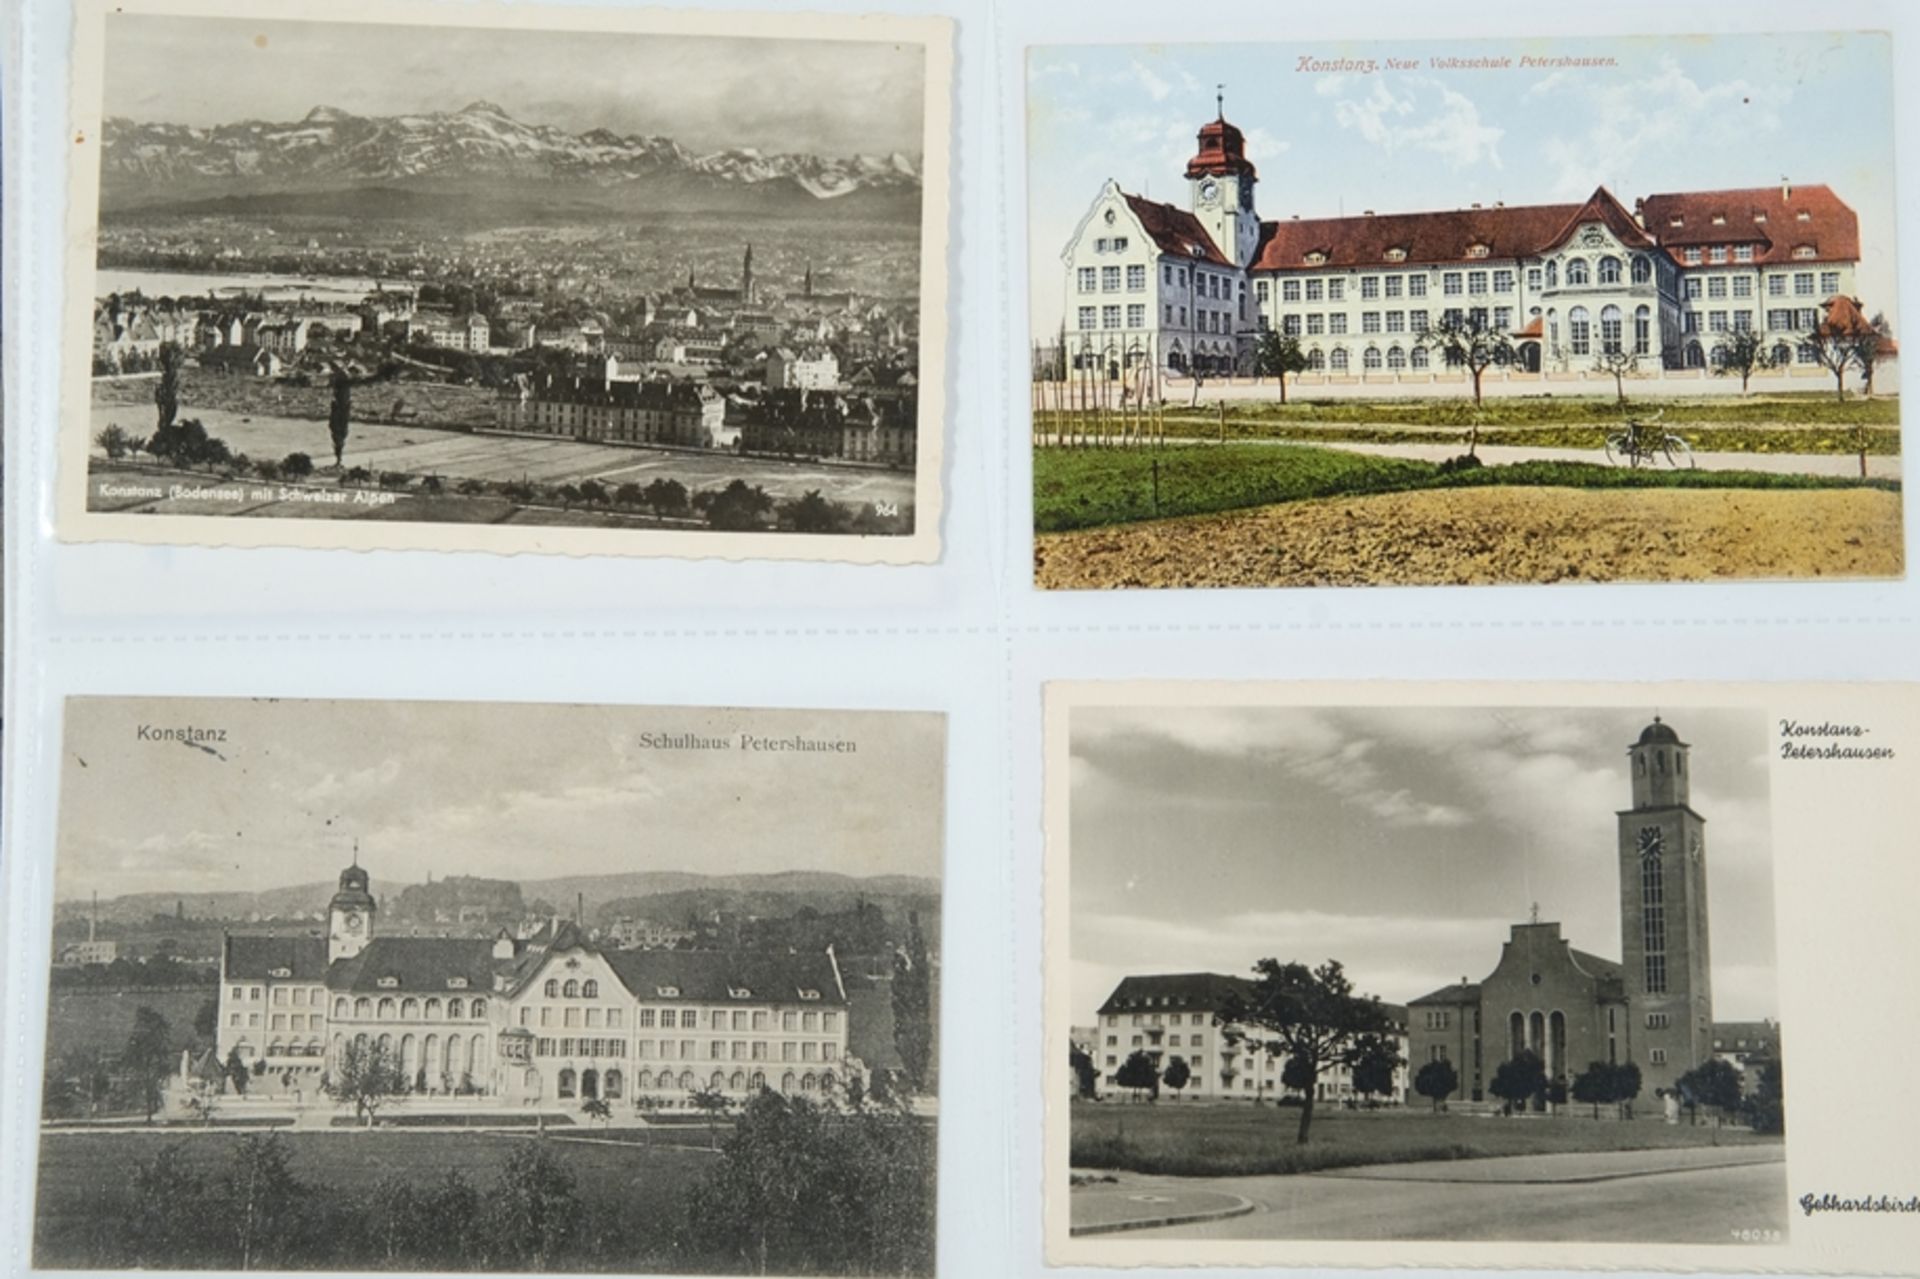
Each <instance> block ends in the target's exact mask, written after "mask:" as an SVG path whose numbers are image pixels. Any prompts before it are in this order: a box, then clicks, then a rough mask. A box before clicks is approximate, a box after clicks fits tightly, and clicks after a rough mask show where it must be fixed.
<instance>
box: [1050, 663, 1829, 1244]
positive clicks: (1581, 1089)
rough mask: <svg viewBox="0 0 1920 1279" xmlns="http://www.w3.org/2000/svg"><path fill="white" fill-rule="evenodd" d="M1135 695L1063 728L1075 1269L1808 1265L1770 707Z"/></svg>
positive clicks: (1063, 1018)
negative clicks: (1643, 1248)
mask: <svg viewBox="0 0 1920 1279" xmlns="http://www.w3.org/2000/svg"><path fill="white" fill-rule="evenodd" d="M1131 691H1132V690H1129V689H1120V690H1118V695H1117V696H1116V694H1115V692H1114V691H1113V688H1112V686H1099V685H1086V686H1080V687H1079V688H1077V689H1076V690H1075V694H1074V699H1073V700H1072V701H1071V702H1070V703H1067V704H1065V705H1063V704H1061V703H1062V702H1063V701H1064V700H1065V699H1060V700H1057V701H1056V705H1055V710H1056V712H1057V713H1061V714H1065V715H1070V719H1069V720H1068V727H1067V728H1066V730H1065V740H1064V741H1062V742H1061V743H1060V744H1059V745H1058V746H1057V747H1056V750H1057V751H1058V752H1059V753H1060V754H1061V755H1063V756H1064V758H1063V759H1062V760H1061V761H1060V762H1061V764H1062V766H1063V776H1064V778H1065V780H1064V781H1063V782H1062V784H1061V785H1060V787H1059V788H1057V789H1056V790H1055V791H1054V799H1055V800H1056V801H1063V802H1064V803H1065V805H1066V806H1067V808H1066V813H1065V818H1064V820H1062V821H1058V822H1056V823H1055V824H1053V825H1052V829H1053V830H1054V831H1055V832H1057V833H1059V834H1060V835H1061V837H1062V840H1063V843H1061V844H1058V845H1054V844H1051V843H1050V850H1049V860H1050V882H1052V883H1054V884H1057V885H1059V886H1060V887H1059V888H1058V889H1056V891H1057V892H1059V893H1060V894H1061V897H1062V898H1063V899H1064V901H1065V902H1066V904H1067V909H1066V911H1065V912H1064V916H1056V918H1064V920H1065V924H1064V928H1063V929H1062V930H1056V931H1055V932H1053V933H1052V934H1050V936H1049V938H1048V947H1049V963H1050V965H1052V966H1053V970H1054V972H1055V973H1057V974H1062V975H1060V976H1057V977H1056V978H1055V979H1054V984H1053V1000H1052V1002H1051V1004H1050V1008H1049V1014H1048V1016H1049V1036H1050V1038H1049V1043H1050V1045H1051V1046H1050V1048H1049V1053H1050V1054H1052V1055H1053V1056H1052V1060H1051V1061H1050V1062H1049V1067H1050V1069H1051V1070H1052V1071H1054V1072H1055V1073H1054V1074H1053V1076H1052V1078H1053V1080H1054V1081H1055V1082H1054V1086H1053V1088H1052V1089H1050V1096H1049V1110H1050V1111H1051V1112H1052V1114H1051V1116H1050V1118H1051V1120H1052V1122H1050V1124H1049V1136H1050V1141H1051V1142H1052V1145H1051V1147H1050V1158H1051V1161H1052V1162H1050V1164H1049V1167H1050V1168H1051V1170H1052V1172H1051V1175H1050V1179H1049V1187H1048V1194H1049V1208H1050V1210H1051V1211H1052V1212H1053V1214H1054V1219H1055V1222H1056V1226H1058V1227H1063V1228H1060V1229H1058V1230H1057V1232H1056V1234H1055V1236H1054V1238H1055V1241H1056V1243H1057V1244H1059V1245H1061V1246H1062V1247H1063V1248H1064V1250H1063V1251H1061V1252H1059V1253H1058V1254H1057V1255H1056V1256H1055V1257H1054V1258H1053V1260H1055V1261H1056V1262H1059V1263H1070V1262H1075V1261H1078V1262H1081V1263H1090V1262H1093V1261H1095V1260H1098V1261H1100V1262H1104V1263H1107V1264H1113V1263H1119V1264H1133V1265H1150V1264H1155V1263H1164V1262H1169V1261H1173V1262H1176V1263H1178V1264H1189V1265H1191V1264H1200V1263H1204V1262H1206V1261H1221V1260H1226V1259H1228V1254H1227V1253H1225V1252H1206V1253H1202V1252H1199V1251H1197V1249H1200V1248H1203V1247H1208V1246H1210V1245H1212V1244H1213V1243H1215V1242H1220V1243H1222V1244H1223V1245H1224V1244H1226V1243H1232V1242H1237V1243H1240V1244H1245V1243H1246V1242H1247V1241H1260V1240H1267V1241H1281V1240H1294V1241H1299V1240H1309V1239H1311V1240H1327V1241H1336V1240H1337V1241H1347V1242H1361V1241H1365V1242H1376V1241H1379V1242H1384V1241H1429V1242H1431V1241H1448V1242H1470V1241H1516V1242H1517V1241H1530V1242H1536V1243H1542V1244H1544V1243H1594V1244H1601V1243H1607V1244H1643V1245H1644V1244H1668V1245H1670V1244H1692V1245H1711V1244H1720V1245H1731V1246H1735V1247H1742V1248H1745V1247H1750V1246H1752V1245H1756V1244H1760V1245H1780V1244H1784V1243H1785V1242H1786V1241H1787V1239H1788V1235H1789V1232H1790V1231H1791V1230H1793V1228H1794V1223H1795V1221H1797V1220H1798V1219H1799V1217H1800V1215H1801V1214H1799V1213H1797V1212H1795V1211H1794V1210H1793V1205H1792V1202H1791V1198H1790V1196H1789V1193H1788V1186H1789V1183H1788V1176H1787V1172H1788V1162H1787V1161H1788V1146H1789V1144H1790V1139H1789V1138H1787V1137H1786V1135H1785V1133H1786V1128H1787V1124H1786V1107H1785V1102H1784V1097H1785V1095H1786V1094H1785V1087H1784V1074H1783V1063H1784V1061H1785V1055H1784V1054H1785V1049H1784V1047H1783V1043H1784V1038H1783V1036H1784V1031H1783V1027H1782V1024H1781V1020H1780V1000H1781V995H1780V990H1779V986H1780V981H1779V975H1778V966H1777V960H1776V941H1775V936H1776V927H1775V915H1776V912H1775V890H1774V866H1773V862H1774V846H1775V833H1774V828H1773V825H1772V821H1773V818H1772V810H1771V804H1772V788H1771V785H1770V778H1769V767H1770V762H1769V751H1768V749H1767V745H1768V729H1769V720H1768V717H1767V716H1766V714H1765V712H1764V711H1763V710H1762V709H1761V708H1758V707H1747V708H1724V707H1701V706H1689V707H1681V708H1677V709H1673V710H1672V711H1671V713H1670V714H1663V713H1662V712H1661V711H1660V710H1659V709H1656V708H1653V707H1647V706H1635V705H1629V704H1621V705H1605V704H1598V705H1588V706H1577V707H1565V706H1558V707H1556V706H1545V705H1534V706H1500V705H1491V706H1470V705H1434V704H1419V703H1418V701H1417V699H1416V701H1415V702H1414V704H1408V705H1398V706H1310V705H1288V704H1286V699H1287V697H1288V693H1287V691H1286V690H1285V689H1282V688H1279V687H1277V686H1254V685H1250V686H1245V688H1244V689H1236V690H1233V691H1230V692H1228V693H1227V694H1226V695H1225V696H1222V697H1207V698H1201V697H1200V695H1199V694H1198V693H1194V692H1191V691H1186V692H1185V696H1184V697H1183V699H1182V701H1181V702H1180V704H1178V705H1175V704H1172V703H1171V702H1170V701H1169V700H1168V699H1167V698H1165V697H1153V698H1141V699H1140V700H1139V701H1138V702H1137V703H1136V702H1133V701H1132V700H1130V698H1129V696H1128V694H1129V693H1130V692H1131ZM1211 691H1218V690H1217V689H1215V690H1211ZM1103 699H1104V700H1103ZM1050 802H1053V801H1050ZM1051 838H1052V837H1050V840H1051ZM1176 846H1177V847H1179V848H1181V849H1183V850H1186V851H1185V852H1184V853H1183V855H1182V856H1180V857H1178V858H1169V857H1168V856H1167V855H1166V852H1167V850H1168V849H1169V848H1171V847H1176ZM1078 1244H1085V1245H1086V1246H1087V1247H1091V1248H1098V1249H1102V1251H1100V1252H1099V1255H1098V1257H1097V1258H1096V1257H1095V1256H1094V1255H1093V1254H1091V1253H1089V1252H1087V1251H1080V1250H1075V1245H1078ZM1417 1255H1418V1256H1419V1258H1420V1260H1421V1262H1422V1263H1424V1264H1434V1262H1435V1258H1434V1255H1433V1254H1432V1253H1421V1254H1417ZM1298 1256H1299V1255H1298V1253H1295V1254H1292V1255H1291V1259H1292V1260H1293V1261H1294V1262H1295V1263H1296V1264H1297V1262H1298ZM1232 1259H1233V1260H1235V1261H1237V1262H1239V1263H1240V1264H1246V1263H1248V1262H1250V1261H1254V1260H1262V1261H1269V1260H1270V1261H1272V1262H1275V1263H1280V1262H1283V1261H1286V1260H1289V1255H1288V1254H1285V1253H1283V1252H1281V1251H1278V1250H1272V1251H1267V1252H1261V1253H1248V1252H1240V1253H1235V1254H1232ZM1748 1264H1750V1263H1746V1262H1741V1263H1738V1264H1736V1265H1734V1266H1733V1267H1732V1268H1733V1269H1744V1268H1746V1267H1747V1265H1748Z"/></svg>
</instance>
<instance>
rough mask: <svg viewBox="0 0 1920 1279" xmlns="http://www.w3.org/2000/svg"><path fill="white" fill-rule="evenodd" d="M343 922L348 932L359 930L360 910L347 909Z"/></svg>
mask: <svg viewBox="0 0 1920 1279" xmlns="http://www.w3.org/2000/svg"><path fill="white" fill-rule="evenodd" d="M344 922H345V924H346V926H347V931H348V932H350V933H357V932H359V931H360V912H359V911H357V910H350V911H348V912H347V917H346V919H345V921H344Z"/></svg>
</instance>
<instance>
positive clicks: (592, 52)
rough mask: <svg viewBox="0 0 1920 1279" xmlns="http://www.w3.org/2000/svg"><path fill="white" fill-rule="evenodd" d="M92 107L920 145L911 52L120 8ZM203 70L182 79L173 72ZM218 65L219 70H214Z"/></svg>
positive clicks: (869, 147)
mask: <svg viewBox="0 0 1920 1279" xmlns="http://www.w3.org/2000/svg"><path fill="white" fill-rule="evenodd" d="M106 67H107V76H106V102H105V112H106V114H107V115H121V116H130V117H132V118H134V119H137V120H143V121H148V122H166V123H177V124H193V125H211V124H229V123H233V122H235V121H240V120H272V121H286V120H298V119H300V118H301V117H303V116H305V115H306V114H307V112H308V111H309V110H311V109H312V108H313V107H315V106H321V105H325V106H331V107H339V108H341V109H342V110H345V111H350V112H353V113H354V114H356V115H395V114H401V113H405V112H424V111H458V110H459V109H460V108H462V107H464V106H466V105H467V104H468V103H469V102H472V101H474V100H476V99H484V100H486V101H489V102H493V103H496V104H498V105H499V106H501V107H503V108H505V109H506V111H507V112H508V114H510V115H512V116H514V117H515V118H517V119H519V120H521V121H524V122H525V123H528V124H551V125H555V126H558V127H560V128H563V129H566V130H568V131H570V132H574V133H580V132H584V131H585V130H588V129H595V128H605V129H612V130H613V131H614V132H616V133H623V134H664V135H666V136H668V137H671V138H673V139H675V140H676V141H678V142H679V143H680V144H681V145H682V146H685V147H688V148H690V149H692V150H694V151H716V150H720V149H723V148H728V147H758V148H759V149H761V150H762V151H770V152H772V151H799V152H813V153H818V154H823V155H829V156H847V155H853V154H855V153H860V152H869V153H879V154H885V153H887V152H891V151H903V152H907V153H908V154H911V155H918V154H919V153H920V149H921V127H922V125H921V111H922V107H923V103H922V100H921V94H922V91H923V88H924V76H925V50H924V49H923V48H921V47H919V46H915V45H894V44H885V43H879V42H867V41H845V40H841V41H823V40H787V39H751V38H740V37H731V38H716V37H693V36H659V35H636V34H619V33H607V32H562V31H538V30H530V29H518V30H517V29H490V28H479V27H405V26H392V25H386V24H373V23H365V24H358V25H356V24H353V23H346V22H289V21H265V20H251V19H250V20H246V21H241V20H228V19H214V18H191V17H168V16H156V15H120V16H115V17H112V18H109V20H108V22H107V48H106ZM196 67H197V68H203V69H205V73H204V74H183V71H182V69H183V68H196ZM216 69H217V70H216Z"/></svg>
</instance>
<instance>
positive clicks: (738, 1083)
mask: <svg viewBox="0 0 1920 1279" xmlns="http://www.w3.org/2000/svg"><path fill="white" fill-rule="evenodd" d="M727 1087H729V1088H731V1089H733V1091H735V1092H745V1091H746V1090H747V1075H746V1072H745V1071H742V1070H736V1071H734V1072H733V1078H731V1079H729V1080H727Z"/></svg>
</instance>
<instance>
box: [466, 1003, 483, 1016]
mask: <svg viewBox="0 0 1920 1279" xmlns="http://www.w3.org/2000/svg"><path fill="white" fill-rule="evenodd" d="M486 1015H487V1001H486V1000H484V999H476V1000H474V1001H473V1002H472V1003H470V1004H468V1005H467V1016H469V1017H485V1016H486Z"/></svg>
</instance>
